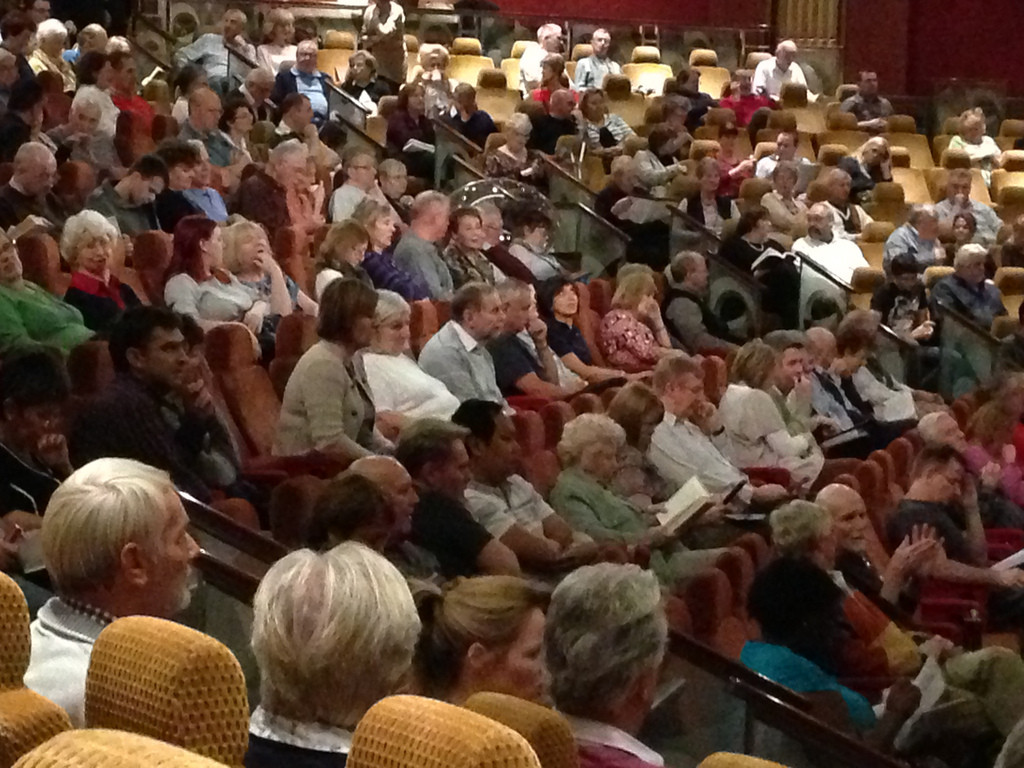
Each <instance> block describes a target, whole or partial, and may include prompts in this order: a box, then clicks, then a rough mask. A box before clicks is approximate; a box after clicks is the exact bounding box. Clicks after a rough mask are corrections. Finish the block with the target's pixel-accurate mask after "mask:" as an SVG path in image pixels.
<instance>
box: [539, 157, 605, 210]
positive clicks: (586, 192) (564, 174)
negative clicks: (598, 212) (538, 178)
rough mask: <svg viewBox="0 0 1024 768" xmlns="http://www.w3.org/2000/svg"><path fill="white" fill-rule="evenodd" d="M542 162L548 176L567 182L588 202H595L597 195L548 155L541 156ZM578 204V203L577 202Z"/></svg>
mask: <svg viewBox="0 0 1024 768" xmlns="http://www.w3.org/2000/svg"><path fill="white" fill-rule="evenodd" d="M540 157H541V161H542V162H543V163H544V166H545V168H546V169H547V172H548V174H553V175H554V176H555V177H557V178H558V179H560V180H561V181H565V182H567V183H568V184H570V185H571V186H572V187H573V188H574V189H575V191H576V192H578V193H579V194H580V195H581V196H583V197H585V198H586V199H587V200H590V201H593V200H594V199H595V198H596V197H597V193H596V192H594V191H593V190H592V189H591V188H590V187H588V186H587V185H586V184H584V183H583V181H582V180H581V179H578V178H576V176H574V175H573V174H571V173H569V171H567V170H566V169H565V168H563V167H562V166H561V165H559V164H558V163H556V162H555V161H554V160H553V159H552V158H551V157H549V156H548V155H543V154H542V155H541V156H540ZM577 202H578V201H577Z"/></svg>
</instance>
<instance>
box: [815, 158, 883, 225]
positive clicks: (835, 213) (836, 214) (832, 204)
mask: <svg viewBox="0 0 1024 768" xmlns="http://www.w3.org/2000/svg"><path fill="white" fill-rule="evenodd" d="M818 181H820V182H822V184H823V185H824V187H825V204H826V205H827V206H828V208H829V211H830V212H831V213H832V231H833V232H834V233H835V236H836V237H842V238H846V239H847V240H856V239H857V238H858V237H859V236H860V233H861V232H862V231H863V230H864V227H866V226H867V225H868V224H870V223H871V222H872V221H874V219H872V218H871V217H870V216H869V215H868V213H867V211H865V210H864V209H863V208H861V207H860V206H859V205H857V203H854V202H851V197H850V188H851V186H852V184H853V181H852V179H851V178H850V174H848V173H847V172H846V171H844V170H843V169H842V168H829V169H828V170H827V171H825V172H824V173H823V174H822V175H821V177H820V178H819V179H818Z"/></svg>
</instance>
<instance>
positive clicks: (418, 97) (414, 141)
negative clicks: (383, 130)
mask: <svg viewBox="0 0 1024 768" xmlns="http://www.w3.org/2000/svg"><path fill="white" fill-rule="evenodd" d="M426 108H427V106H426V94H425V91H424V89H423V86H422V85H420V84H418V83H409V84H407V85H403V86H402V90H401V91H399V93H398V103H397V104H396V106H395V111H394V112H393V113H392V114H391V116H390V117H389V118H388V131H387V145H388V149H389V150H390V151H391V152H392V153H395V154H397V155H398V158H399V159H400V160H401V161H402V162H403V163H405V167H406V168H407V169H408V170H409V174H410V175H412V176H417V177H419V178H422V179H433V177H434V153H433V151H428V150H424V149H423V148H421V147H419V146H418V145H419V144H428V145H430V146H431V147H433V146H434V127H433V126H432V125H431V124H430V118H428V117H427V115H426Z"/></svg>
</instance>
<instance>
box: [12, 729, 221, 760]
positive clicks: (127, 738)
mask: <svg viewBox="0 0 1024 768" xmlns="http://www.w3.org/2000/svg"><path fill="white" fill-rule="evenodd" d="M15 766H16V768H72V767H74V768H93V767H95V768H100V766H102V768H156V767H157V766H159V768H224V765H223V763H218V762H217V761H215V760H211V759H210V758H207V757H202V756H200V755H197V754H195V753H193V752H189V751H188V750H187V749H182V748H181V747H176V746H173V745H171V744H166V743H164V742H162V741H157V740H156V739H151V738H147V737H145V736H139V735H138V734H135V733H125V732H124V731H114V730H102V729H85V730H79V731H68V732H66V733H62V734H60V735H58V736H54V737H53V738H52V739H50V740H49V741H47V742H45V743H44V744H41V745H40V746H38V747H36V748H35V749H33V750H32V751H31V752H29V753H28V754H27V755H25V756H24V757H23V758H21V760H19V761H18V762H17V763H15Z"/></svg>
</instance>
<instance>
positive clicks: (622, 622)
mask: <svg viewBox="0 0 1024 768" xmlns="http://www.w3.org/2000/svg"><path fill="white" fill-rule="evenodd" d="M667 644H668V622H667V620H666V618H665V610H664V607H663V602H662V595H661V589H660V587H659V585H658V582H657V580H656V579H655V578H654V577H653V575H652V574H650V573H648V572H645V571H642V570H641V569H640V568H638V567H637V566H635V565H613V564H611V563H602V564H598V565H589V566H585V567H583V568H579V569H578V570H576V571H574V572H573V573H571V574H569V575H568V576H566V577H565V578H564V579H563V580H562V581H561V583H560V584H559V585H558V586H557V587H556V588H555V591H554V593H553V594H552V595H551V602H550V604H549V605H548V611H547V621H546V626H545V628H544V658H545V660H546V661H547V668H548V672H549V674H550V676H551V696H552V699H553V701H554V705H555V707H556V708H557V709H558V711H559V712H560V713H562V714H563V715H565V716H566V718H567V719H568V720H569V725H570V727H571V728H572V732H573V736H574V737H575V739H576V745H577V750H578V752H579V761H580V766H581V768H609V767H610V766H628V767H629V768H658V766H662V765H664V760H663V758H662V757H661V755H659V754H658V753H657V752H655V751H653V750H652V749H650V748H649V747H647V746H646V745H645V744H643V743H642V742H640V741H639V740H638V739H637V735H638V734H639V732H640V729H641V727H642V725H643V723H644V721H645V720H647V716H648V714H649V713H650V711H651V709H652V707H653V706H654V701H655V693H656V689H657V687H658V680H659V679H660V674H661V669H662V662H663V660H664V658H665V652H666V648H667Z"/></svg>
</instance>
